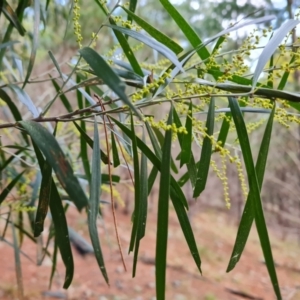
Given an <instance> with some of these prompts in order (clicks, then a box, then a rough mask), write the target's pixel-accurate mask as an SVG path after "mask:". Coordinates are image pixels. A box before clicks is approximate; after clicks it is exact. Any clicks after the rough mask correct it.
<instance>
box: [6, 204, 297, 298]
mask: <svg viewBox="0 0 300 300" xmlns="http://www.w3.org/2000/svg"><path fill="white" fill-rule="evenodd" d="M67 215H68V220H69V224H70V225H71V226H72V227H73V228H74V229H76V230H78V231H79V233H80V234H81V235H82V236H84V237H85V238H86V239H87V240H88V232H87V226H86V218H85V214H84V213H81V214H79V213H78V212H76V211H75V209H73V208H72V209H71V210H69V211H68V213H67ZM117 219H118V231H119V236H120V240H121V244H122V248H123V254H124V257H125V262H126V266H127V271H125V270H124V268H123V265H122V261H121V258H120V253H119V250H118V244H117V242H116V236H115V229H114V226H113V220H112V217H111V213H110V208H109V207H106V208H104V220H105V225H103V223H99V235H100V238H101V242H102V248H103V252H104V256H105V262H106V268H107V272H108V275H109V280H110V285H109V286H108V285H107V284H106V283H105V281H104V279H103V277H102V275H101V272H100V270H99V268H98V265H97V263H96V260H95V257H94V255H93V254H89V255H85V256H82V255H80V254H79V253H78V252H77V251H76V250H75V249H74V248H73V250H74V251H73V253H74V261H75V275H74V279H73V282H72V284H71V286H70V288H69V289H68V290H63V289H62V285H63V280H64V266H63V263H62V261H61V259H60V257H59V256H58V270H57V272H56V275H55V277H54V280H53V284H52V287H51V289H49V278H50V273H51V265H52V263H51V260H50V258H45V260H44V261H43V264H42V265H41V266H37V265H36V263H34V261H36V256H37V250H36V245H35V244H34V243H33V242H32V241H30V240H29V239H28V238H24V241H23V244H22V251H23V252H24V253H26V254H27V255H28V256H29V257H30V258H31V260H29V259H28V258H27V257H25V256H24V255H22V257H21V265H22V277H23V286H24V295H25V296H24V299H26V300H29V299H30V300H35V299H49V300H50V299H74V300H75V299H78V300H79V299H80V300H82V299H90V300H94V299H95V300H110V299H111V300H113V299H114V300H121V299H123V300H126V299H135V300H150V299H155V277H154V275H155V268H154V255H155V236H156V212H155V210H152V211H151V212H150V213H149V215H148V220H147V232H146V236H145V238H144V239H143V240H142V242H141V245H140V252H139V261H138V265H137V274H136V277H135V278H131V271H132V258H133V254H132V253H130V254H129V255H128V253H127V252H128V245H129V238H130V231H131V222H130V216H129V215H125V214H123V213H122V212H121V211H117ZM191 222H192V227H193V229H194V233H195V237H196V241H197V245H198V247H199V252H200V255H201V260H202V272H203V275H201V274H200V273H199V271H198V270H197V267H196V265H195V263H194V261H193V259H192V257H191V254H190V252H189V249H188V247H187V245H186V242H185V240H184V237H183V234H182V232H181V230H180V226H179V224H178V221H177V219H176V215H175V213H174V212H173V211H171V212H170V220H169V225H170V227H169V240H168V267H167V292H166V299H174V300H185V299H189V300H193V299H203V300H217V299H222V300H223V299H224V300H242V299H265V300H272V299H275V296H274V292H273V288H272V285H271V283H270V279H269V276H268V273H267V270H266V266H265V264H264V260H263V255H262V251H261V249H260V243H259V239H258V236H257V233H256V230H255V228H253V229H252V232H251V235H250V237H249V240H248V243H247V245H246V249H245V251H244V253H243V255H242V258H241V260H240V262H239V263H238V264H237V266H236V268H235V269H234V270H233V271H231V272H230V273H226V268H227V264H228V261H229V258H230V255H231V251H232V247H233V244H234V239H235V235H236V231H237V226H236V224H235V223H236V222H235V220H234V219H233V218H232V217H231V216H230V215H229V214H228V213H226V212H222V211H221V212H220V211H215V210H211V209H204V210H201V211H200V210H199V211H194V212H193V215H192V216H191ZM46 235H47V232H45V237H46ZM270 237H271V243H272V248H273V255H274V259H275V262H276V266H277V275H278V279H279V284H280V287H281V291H282V294H283V299H286V300H293V299H294V300H296V299H300V261H299V252H300V251H299V246H298V244H297V242H296V241H293V240H291V239H290V240H286V241H282V240H280V239H279V237H277V235H276V232H274V231H272V230H270ZM7 238H8V239H9V237H7ZM52 247H53V245H50V248H49V250H50V251H51V250H52ZM0 253H1V256H0V278H1V280H0V299H2V300H12V299H21V298H20V297H19V294H18V287H17V280H16V275H15V265H14V251H13V248H12V247H11V246H9V245H8V244H6V243H4V242H1V243H0Z"/></svg>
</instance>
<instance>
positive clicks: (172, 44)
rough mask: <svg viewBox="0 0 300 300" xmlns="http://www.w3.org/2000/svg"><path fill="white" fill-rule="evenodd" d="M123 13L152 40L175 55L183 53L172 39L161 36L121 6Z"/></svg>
mask: <svg viewBox="0 0 300 300" xmlns="http://www.w3.org/2000/svg"><path fill="white" fill-rule="evenodd" d="M121 7H122V9H123V10H124V11H126V13H127V15H128V16H129V17H131V18H132V19H133V20H134V21H135V22H136V23H137V24H138V25H139V26H141V27H142V28H143V29H144V30H145V31H146V32H147V33H149V34H150V35H151V36H152V37H153V38H154V39H156V40H157V41H158V42H160V43H162V44H164V45H165V46H166V47H168V48H169V49H170V50H172V51H173V52H174V53H175V54H178V53H180V52H181V51H183V49H182V47H181V46H179V45H178V44H177V43H175V42H174V41H173V40H172V39H170V38H169V37H168V36H167V35H165V34H163V33H162V32H161V31H159V30H157V29H156V28H154V27H153V26H152V25H150V24H149V23H147V22H146V21H145V20H143V19H142V18H140V17H139V16H137V15H136V14H134V13H133V12H132V11H130V10H128V9H127V8H126V7H124V6H121Z"/></svg>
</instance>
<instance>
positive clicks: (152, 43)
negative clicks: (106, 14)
mask: <svg viewBox="0 0 300 300" xmlns="http://www.w3.org/2000/svg"><path fill="white" fill-rule="evenodd" d="M106 26H108V27H110V28H112V29H114V30H118V31H120V32H122V33H124V34H126V35H129V36H130V37H132V38H134V39H136V40H138V41H140V42H142V43H144V44H145V45H147V46H149V47H150V48H151V49H154V50H156V51H157V52H158V53H160V54H162V55H163V56H165V57H166V58H168V59H169V60H170V61H171V62H172V63H173V64H174V65H175V66H177V67H178V68H179V70H180V71H182V72H184V69H183V68H182V65H181V64H180V62H179V60H178V58H177V56H176V54H175V53H174V52H173V51H171V50H170V49H169V48H167V47H166V46H165V45H163V44H162V43H160V42H158V41H157V40H154V39H153V38H152V37H150V36H148V35H145V34H142V33H140V32H137V31H134V30H130V29H127V28H124V27H120V26H114V25H106Z"/></svg>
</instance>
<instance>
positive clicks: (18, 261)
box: [11, 223, 24, 300]
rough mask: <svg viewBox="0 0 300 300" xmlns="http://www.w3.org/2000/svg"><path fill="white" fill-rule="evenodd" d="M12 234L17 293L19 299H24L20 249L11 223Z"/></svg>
mask: <svg viewBox="0 0 300 300" xmlns="http://www.w3.org/2000/svg"><path fill="white" fill-rule="evenodd" d="M11 226H12V234H13V241H14V243H13V245H14V258H15V268H16V277H17V284H18V293H19V298H20V299H21V300H22V299H24V288H23V277H22V267H21V257H20V248H19V245H18V239H17V235H16V229H15V226H14V224H13V223H12V225H11Z"/></svg>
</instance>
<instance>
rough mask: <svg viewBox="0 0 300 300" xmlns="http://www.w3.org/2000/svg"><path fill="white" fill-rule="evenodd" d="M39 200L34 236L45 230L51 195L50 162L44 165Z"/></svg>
mask: <svg viewBox="0 0 300 300" xmlns="http://www.w3.org/2000/svg"><path fill="white" fill-rule="evenodd" d="M41 173H42V182H41V188H40V195H39V202H38V207H37V211H36V216H35V222H34V236H35V237H38V236H39V235H40V234H41V233H42V232H43V230H44V221H45V218H46V215H47V212H48V206H49V202H50V195H51V185H52V168H51V167H50V165H49V164H48V163H45V164H44V166H43V170H41Z"/></svg>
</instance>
